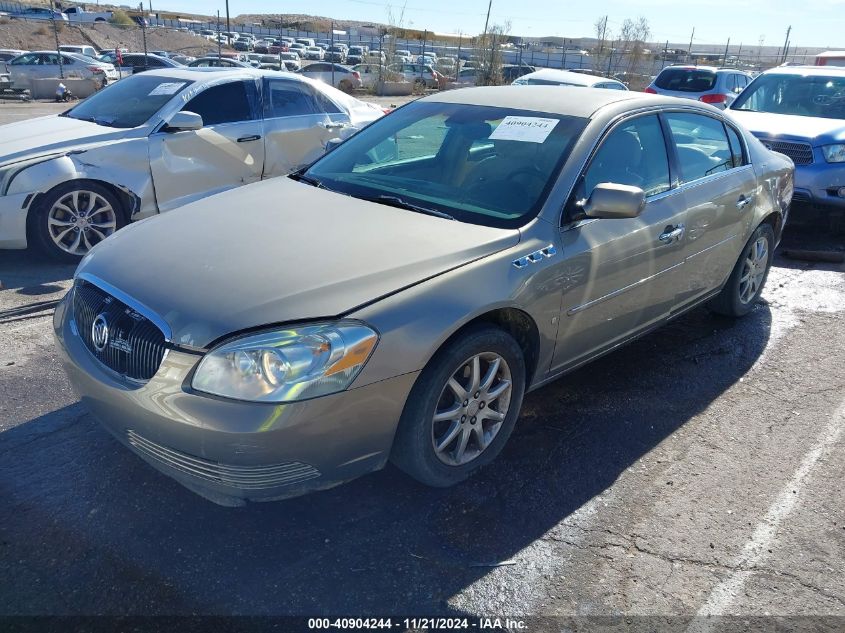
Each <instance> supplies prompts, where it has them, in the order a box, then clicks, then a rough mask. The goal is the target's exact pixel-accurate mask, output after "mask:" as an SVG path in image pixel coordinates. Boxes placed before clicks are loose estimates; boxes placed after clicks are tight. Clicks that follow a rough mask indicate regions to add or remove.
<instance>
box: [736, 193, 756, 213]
mask: <svg viewBox="0 0 845 633" xmlns="http://www.w3.org/2000/svg"><path fill="white" fill-rule="evenodd" d="M752 200H754V194H753V193H752V194H749V195H747V196H746V195H741V196H740V197H739V200H737V201H736V208H737V209H739V210H740V211H742V210H743V209H744V208H745V207H747V206H748V205H749V204H751V201H752Z"/></svg>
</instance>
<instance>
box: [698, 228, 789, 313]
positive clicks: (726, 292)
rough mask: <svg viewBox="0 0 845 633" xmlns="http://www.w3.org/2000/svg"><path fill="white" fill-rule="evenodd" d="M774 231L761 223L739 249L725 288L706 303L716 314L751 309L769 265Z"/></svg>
mask: <svg viewBox="0 0 845 633" xmlns="http://www.w3.org/2000/svg"><path fill="white" fill-rule="evenodd" d="M774 244H775V233H774V231H773V230H772V227H771V226H770V225H769V224H761V225H760V226H758V227H757V230H756V231H754V234H753V235H752V236H751V239H749V240H748V242H747V243H746V244H745V248H743V249H742V254H741V255H740V256H739V260H738V261H737V262H736V265H735V266H734V269H733V271H732V272H731V276H730V277H729V278H728V281H727V283H726V284H725V287H724V288H722V291H721V292H720V293H719V294H718V295H716V297H715V298H713V300H712V301H711V302H710V309H711V310H713V312H717V313H718V314H724V315H726V316H732V317H740V316H744V315H746V314H748V313H749V312H751V310H752V309H753V308H754V305H755V304H756V303H757V300H758V299H759V298H760V294H761V293H762V292H763V286H764V285H765V283H766V279H767V278H768V276H769V268H771V265H772V257H773V250H774Z"/></svg>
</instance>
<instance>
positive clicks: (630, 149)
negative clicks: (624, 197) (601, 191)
mask: <svg viewBox="0 0 845 633" xmlns="http://www.w3.org/2000/svg"><path fill="white" fill-rule="evenodd" d="M603 182H612V183H616V184H619V185H631V186H634V187H640V188H641V189H642V190H643V191H645V192H646V195H647V196H653V195H656V194H658V193H662V192H664V191H668V190H669V188H670V183H669V159H668V157H667V156H666V143H665V141H664V138H663V130H662V129H661V127H660V121H659V120H658V119H657V116H655V115H648V116H642V117H639V118H636V119H634V120H633V121H627V122H624V123H622V124H620V125H619V126H617V127H616V128H615V129H614V130H613V131H612V132H611V133H610V134H609V135H608V136H607V137H606V138H605V139H604V141H603V142H602V144H601V147H599V149H598V151H597V152H596V153H595V155H594V156H593V159H592V161H591V162H590V166H589V167H588V168H587V171H586V172H585V173H584V181H583V187H584V190H583V192H579V197H589V195H590V193H591V192H592V190H593V188H594V187H595V186H596V185H597V184H599V183H603Z"/></svg>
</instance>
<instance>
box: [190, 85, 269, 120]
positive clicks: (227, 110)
mask: <svg viewBox="0 0 845 633" xmlns="http://www.w3.org/2000/svg"><path fill="white" fill-rule="evenodd" d="M254 92H255V85H254V84H253V83H252V82H246V81H231V82H229V83H225V84H221V85H219V86H213V87H211V88H209V89H208V90H205V91H203V92H201V93H199V94H198V95H197V96H196V97H194V98H193V99H191V100H190V101H188V103H186V104H185V105H184V107H183V108H182V110H188V111H190V112H196V113H197V114H199V115H200V116H201V117H202V121H203V125H219V124H222V123H236V122H239V121H252V120H253V119H255V117H254V116H253V107H252V103H253V102H254ZM251 97H252V98H251Z"/></svg>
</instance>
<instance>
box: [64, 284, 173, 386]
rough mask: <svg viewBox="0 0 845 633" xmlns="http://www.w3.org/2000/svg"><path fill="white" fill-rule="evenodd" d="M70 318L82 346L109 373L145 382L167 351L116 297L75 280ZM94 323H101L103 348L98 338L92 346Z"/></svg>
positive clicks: (153, 329) (149, 325) (154, 331)
mask: <svg viewBox="0 0 845 633" xmlns="http://www.w3.org/2000/svg"><path fill="white" fill-rule="evenodd" d="M98 317H102V320H100V319H98ZM73 318H74V320H75V321H76V328H77V330H78V331H79V336H80V338H81V339H82V342H83V343H84V344H85V347H87V348H88V351H89V352H91V353H92V354H93V355H94V357H95V358H96V359H97V360H98V361H100V362H101V363H102V364H103V365H105V366H106V367H108V368H109V369H111V370H112V371H115V372H117V373H118V374H120V375H121V376H125V377H127V378H131V379H132V380H137V381H147V380H149V379H150V378H152V377H153V376H154V375H155V373H156V372H157V371H158V367H159V365H161V361H162V359H163V358H164V353H165V351H166V350H167V345H166V342H165V338H164V334H163V333H162V331H161V330H160V329H159V328H158V327H157V326H156V325H155V324H154V323H153V322H152V321H150V320H149V319H148V318H147V317H145V316H144V315H143V314H140V313H139V312H137V311H136V310H134V309H133V308H131V307H129V306H128V305H126V304H125V303H123V302H121V301H120V300H119V299H117V298H116V297H114V296H112V295H110V294H109V293H107V292H106V291H104V290H101V289H100V288H98V287H97V286H95V285H94V284H92V283H89V282H87V281H84V280H82V279H79V280H77V282H76V285H75V287H74V294H73ZM95 320H98V321H99V323H100V325H102V324H103V323H105V327H106V332H107V334H106V335H105V337H104V338H105V344H104V345H103V344H100V343H102V338H101V339H100V340H99V341H97V343H98V345H95V341H94V321H95ZM101 330H102V328H101ZM98 346H99V348H98Z"/></svg>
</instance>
